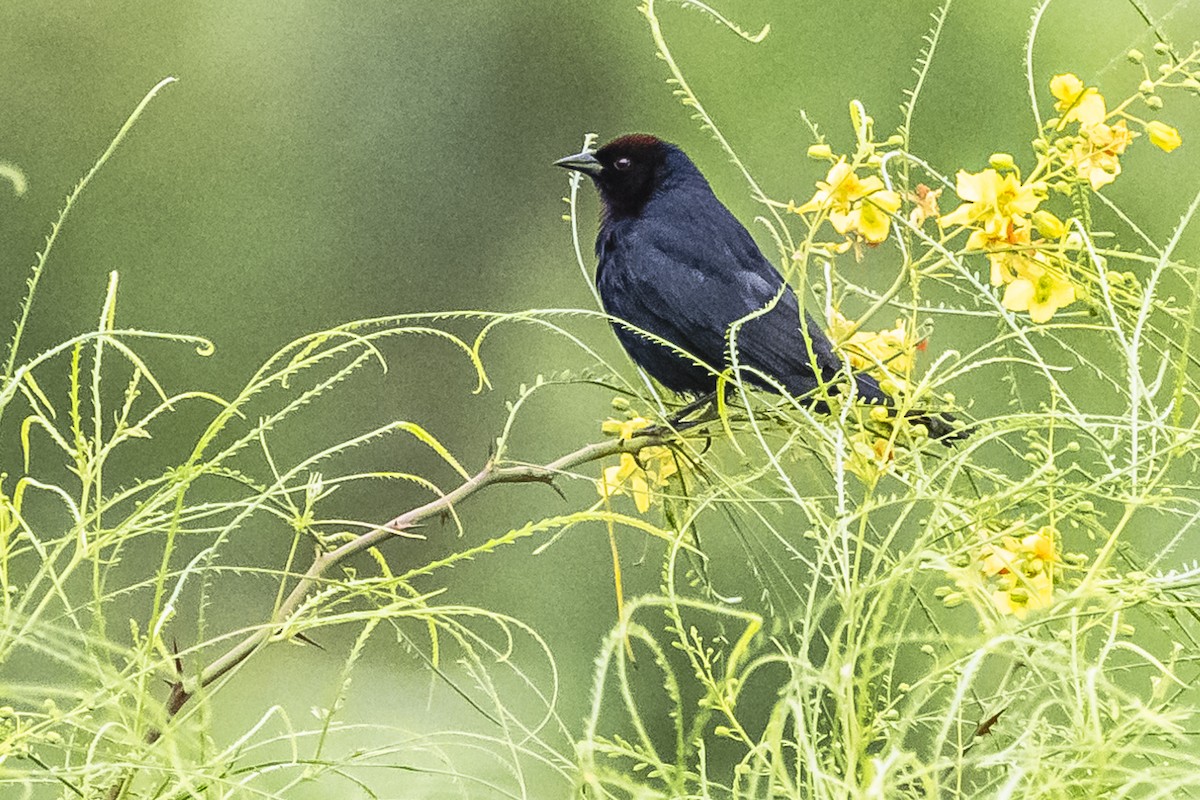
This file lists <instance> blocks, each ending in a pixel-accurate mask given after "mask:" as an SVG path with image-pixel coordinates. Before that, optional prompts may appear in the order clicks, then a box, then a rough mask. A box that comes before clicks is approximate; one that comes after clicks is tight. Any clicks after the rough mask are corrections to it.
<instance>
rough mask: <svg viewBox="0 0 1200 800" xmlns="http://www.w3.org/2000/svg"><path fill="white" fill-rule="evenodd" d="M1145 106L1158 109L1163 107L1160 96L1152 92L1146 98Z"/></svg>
mask: <svg viewBox="0 0 1200 800" xmlns="http://www.w3.org/2000/svg"><path fill="white" fill-rule="evenodd" d="M1145 102H1146V106H1147V107H1149V108H1154V109H1159V108H1162V107H1163V102H1162V98H1161V97H1159V96H1158V95H1156V94H1152V95H1150V96H1149V97H1147V98H1146V101H1145Z"/></svg>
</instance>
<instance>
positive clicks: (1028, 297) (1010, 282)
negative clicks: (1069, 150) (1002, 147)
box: [940, 156, 1075, 322]
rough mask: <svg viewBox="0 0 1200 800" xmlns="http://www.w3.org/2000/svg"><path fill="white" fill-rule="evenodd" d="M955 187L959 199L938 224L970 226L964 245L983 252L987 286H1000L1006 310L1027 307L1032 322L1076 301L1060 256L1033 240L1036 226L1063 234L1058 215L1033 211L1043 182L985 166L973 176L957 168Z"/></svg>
mask: <svg viewBox="0 0 1200 800" xmlns="http://www.w3.org/2000/svg"><path fill="white" fill-rule="evenodd" d="M992 160H993V162H997V163H1004V162H1005V161H1006V160H1008V159H1005V158H1004V157H1002V156H1001V157H993V159H992ZM955 189H956V191H957V193H958V196H959V197H960V198H961V199H962V200H963V201H964V202H963V204H962V205H960V206H959V207H958V208H956V209H954V210H953V211H951V212H950V213H949V214H946V215H945V216H943V217H942V218H941V220H940V223H941V225H942V227H943V228H949V227H953V226H962V227H963V228H964V229H966V230H969V231H970V235H969V236H968V237H967V249H968V250H982V251H984V252H986V253H987V256H988V261H989V262H990V263H991V268H992V270H991V279H992V285H993V286H1004V287H1005V289H1004V297H1003V298H1002V301H1001V302H1002V303H1003V305H1004V307H1005V308H1007V309H1008V310H1010V311H1028V312H1029V318H1030V319H1031V320H1033V321H1034V322H1046V321H1047V320H1049V319H1050V318H1051V317H1053V316H1054V313H1055V312H1056V311H1058V309H1060V308H1062V307H1063V306H1068V305H1070V304H1071V303H1073V302H1075V286H1074V284H1072V283H1071V281H1070V280H1068V279H1067V277H1066V275H1065V273H1064V270H1063V267H1062V262H1061V260H1060V259H1052V258H1051V257H1050V256H1049V255H1047V253H1046V252H1045V246H1046V245H1047V242H1046V241H1044V240H1040V239H1039V240H1035V239H1034V238H1033V232H1034V230H1035V228H1036V229H1037V230H1038V232H1039V233H1041V232H1053V233H1058V234H1059V235H1060V236H1065V235H1066V233H1067V228H1066V226H1065V225H1064V224H1063V223H1062V222H1061V221H1060V220H1059V219H1058V218H1057V217H1055V216H1054V215H1053V214H1051V213H1050V212H1049V211H1045V210H1041V211H1039V210H1038V206H1039V205H1040V204H1041V203H1042V201H1043V200H1045V199H1046V194H1047V187H1046V184H1045V182H1043V181H1025V182H1021V181H1020V180H1019V179H1018V177H1017V175H1016V174H1015V172H1012V171H1006V172H1003V173H1002V172H1000V171H998V170H996V169H992V168H988V169H985V170H983V171H982V172H977V173H974V174H972V173H969V172H966V171H959V173H958V179H957V185H956V187H955ZM1035 221H1036V224H1035Z"/></svg>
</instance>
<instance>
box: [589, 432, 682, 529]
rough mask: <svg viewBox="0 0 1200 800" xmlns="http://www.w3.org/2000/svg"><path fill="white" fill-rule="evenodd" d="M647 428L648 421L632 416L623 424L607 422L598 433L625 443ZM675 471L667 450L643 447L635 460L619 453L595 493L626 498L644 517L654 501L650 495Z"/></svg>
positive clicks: (608, 496) (674, 463)
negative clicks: (602, 432)
mask: <svg viewBox="0 0 1200 800" xmlns="http://www.w3.org/2000/svg"><path fill="white" fill-rule="evenodd" d="M650 425H651V422H650V420H648V419H646V418H645V417H637V416H635V417H632V418H630V419H627V420H618V419H607V420H605V421H604V422H603V423H602V424H601V426H600V429H601V430H603V431H604V432H605V433H610V434H611V433H615V434H617V436H618V438H620V439H622V440H625V441H628V440H629V439H632V438H633V437H634V436H635V435H636V434H637V433H638V431H641V430H644V429H645V428H648V427H650ZM678 471H679V466H678V465H677V464H676V462H675V456H674V455H673V454H672V453H671V449H670V448H669V447H660V446H658V445H654V446H651V447H643V448H642V449H641V450H639V451H638V453H637V455H636V456H634V455H633V454H632V453H622V454H621V458H620V461H619V463H618V464H617V465H615V466H611V467H605V468H604V472H603V473H602V474H601V476H600V478H599V479H598V480H597V481H596V491H597V492H598V493H599V494H600V496H601V497H603V498H605V499H608V498H611V497H614V496H615V495H619V494H629V495H630V496H631V497H632V498H633V502H634V505H636V506H637V510H638V511H640V512H641V513H643V514H644V513H646V511H647V510H648V509H649V508H650V503H651V502H652V501H653V500H654V491H655V490H656V489H661V488H663V487H665V486H667V485H669V484H670V478H671V476H672V475H674V474H675V473H677V472H678Z"/></svg>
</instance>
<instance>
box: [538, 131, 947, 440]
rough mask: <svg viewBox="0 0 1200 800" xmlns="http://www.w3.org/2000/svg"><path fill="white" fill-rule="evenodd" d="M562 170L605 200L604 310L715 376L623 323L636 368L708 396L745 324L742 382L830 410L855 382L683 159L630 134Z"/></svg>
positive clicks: (866, 378)
mask: <svg viewBox="0 0 1200 800" xmlns="http://www.w3.org/2000/svg"><path fill="white" fill-rule="evenodd" d="M554 163H555V165H556V166H560V167H565V168H566V169H569V170H574V171H576V172H581V173H583V174H584V175H587V176H588V177H590V178H591V179H592V181H593V182H594V183H595V184H596V188H597V190H599V192H600V200H601V203H602V216H601V221H600V234H599V236H597V237H596V256H597V257H598V258H599V265H598V267H597V269H596V287H597V289H598V290H599V293H600V301H601V302H602V303H603V305H604V310H605V311H606V312H607V313H608V314H610V315H611V316H613V317H615V318H616V319H618V320H623V321H624V322H626V323H628V324H629V325H630V326H633V327H634V328H638V329H640V330H642V331H646V332H647V333H650V334H653V335H654V336H656V337H659V338H661V339H663V340H665V341H666V342H670V343H671V344H672V345H674V346H675V347H676V348H678V349H679V350H681V351H683V352H686V353H689V354H691V355H692V356H694V357H695V358H696V359H699V360H700V361H702V362H704V364H706V365H707V366H708V367H710V368H711V369H706V368H705V367H704V366H701V365H699V364H696V363H695V362H694V361H693V360H692V359H689V358H687V357H686V356H684V355H682V354H681V353H679V352H677V351H676V350H674V349H672V348H671V347H669V346H667V345H664V344H662V343H660V342H657V341H655V340H653V339H649V338H647V337H646V336H644V335H642V334H640V333H638V332H637V331H635V330H633V329H631V328H629V327H626V326H624V325H620V324H615V323H614V325H613V329H614V331H615V332H616V334H617V338H618V339H619V340H620V342H621V344H622V345H623V346H624V347H625V350H626V351H627V352H628V353H629V355H630V357H631V358H632V359H633V360H634V362H636V363H637V364H638V365H639V366H640V367H642V368H643V369H644V370H646V372H648V373H649V374H650V375H652V376H653V377H654V378H655V379H656V380H658V381H659V382H660V383H661V384H662V385H663V386H665V387H667V388H668V389H670V390H672V391H674V392H676V393H679V394H682V395H689V396H691V397H703V396H706V395H709V394H711V393H712V392H713V391H715V389H716V385H717V380H716V373H717V372H719V371H720V370H722V369H723V368H725V367H726V366H728V364H729V355H728V354H729V343H730V326H731V325H732V324H733V323H735V322H737V321H738V320H744V322H743V323H742V325H741V326H740V328H739V329H738V330H737V332H736V337H735V338H734V342H735V343H736V347H737V353H738V360H739V363H740V365H741V366H743V367H749V368H750V370H748V371H746V372H745V373H743V376H744V377H745V378H746V379H747V380H749V381H750V382H751V383H753V384H755V385H758V386H761V387H763V388H767V389H772V390H774V389H775V388H776V387H774V386H772V385H770V384H769V383H767V382H765V381H764V380H762V379H761V378H760V377H758V375H756V372H758V373H761V374H763V375H767V376H770V377H771V378H773V379H775V380H776V381H778V382H779V384H781V385H782V386H783V388H784V389H786V390H787V392H788V393H789V394H791V395H793V396H796V397H799V398H802V399H805V400H806V402H809V403H811V404H812V405H813V406H814V407H816V408H817V409H818V410H821V411H824V410H825V408H827V406H826V405H825V404H824V403H822V402H821V401H820V400H819V399H814V398H813V397H812V395H813V394H815V393H816V390H818V389H819V388H820V387H821V386H829V385H831V384H834V383H836V382H837V381H838V379H839V378H841V377H843V376H845V375H846V374H847V373H846V366H845V364H844V362H843V361H842V359H841V358H839V357H838V355H837V354H836V353H835V352H834V349H833V343H832V342H831V341H830V340H829V337H828V336H826V335H825V332H824V331H823V330H821V327H820V325H819V324H818V323H817V321H816V320H815V319H813V317H812V315H810V314H808V313H805V315H804V330H803V331H802V330H801V327H800V306H799V303H798V301H797V300H796V295H795V293H794V292H793V291H792V289H791V287H790V286H789V285H788V284H787V283H786V282H785V281H784V279H783V276H782V275H781V274H780V273H779V271H778V270H777V269H776V268H775V267H774V265H772V264H771V262H770V261H768V260H767V258H766V257H765V256H764V255H763V254H762V251H761V250H759V249H758V245H757V244H755V242H754V239H753V238H752V237H751V236H750V232H749V231H747V230H746V228H745V227H744V226H743V225H742V224H741V223H740V222H738V221H737V219H736V218H735V217H734V216H733V214H732V213H730V211H729V209H727V208H726V207H725V206H724V204H722V203H721V201H720V200H718V199H717V197H716V195H715V194H713V191H712V188H711V187H710V186H709V185H708V181H707V180H705V178H704V176H703V175H702V174H700V170H699V169H697V168H696V165H695V164H693V163H692V161H691V159H690V158H688V157H687V155H686V154H685V153H684V152H683V151H682V150H680V149H679V148H678V147H676V146H675V145H673V144H670V143H668V142H664V141H662V140H660V139H658V138H657V137H654V136H650V135H648V134H631V135H628V136H622V137H620V138H618V139H614V140H613V141H611V142H609V143H608V144H606V145H604V146H603V147H601V148H600V149H599V150H596V151H595V152H594V153H593V152H588V151H586V150H585V151H584V152H582V153H577V154H575V155H573V156H567V157H566V158H563V159H560V160H558V161H556V162H554ZM853 378H854V381H855V384H856V392H857V395H858V397H859V399H861V400H865V401H866V402H870V403H881V404H886V405H890V404H891V402H892V400H891V398H890V397H889V396H888V395H887V393H886V392H884V391H883V390H882V389H881V388H880V387H879V383H878V381H876V380H875V379H874V378H872V377H871V376H870V375H866V374H863V373H856V374H854V375H853ZM910 418H911V419H913V421H917V422H921V423H923V424H925V425H926V426H927V427H928V428H929V433H930V435H931V436H933V437H934V438H941V439H944V440H947V439H952V438H957V437H959V436H961V435H962V434H961V432H960V431H959V430H958V429H957V428H956V427H955V426H954V425H953V422H952V420H950V418H949V417H947V416H946V415H942V414H924V413H914V414H911V415H910Z"/></svg>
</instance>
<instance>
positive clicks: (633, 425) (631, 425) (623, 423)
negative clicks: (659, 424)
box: [600, 417, 653, 440]
mask: <svg viewBox="0 0 1200 800" xmlns="http://www.w3.org/2000/svg"><path fill="white" fill-rule="evenodd" d="M652 424H653V423H651V422H650V420H648V419H646V418H645V417H631V418H630V419H626V420H619V419H611V418H610V419H606V420H604V422H602V423H600V430H602V431H603V432H605V433H615V434H617V435H618V438H620V439H626V440H627V439H632V438H633V437H634V435H635V434H637V432H638V431H640V430H643V429H645V428H649V427H650V426H651V425H652Z"/></svg>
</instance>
